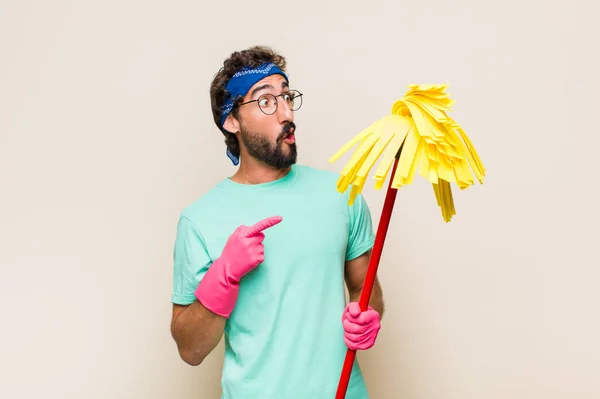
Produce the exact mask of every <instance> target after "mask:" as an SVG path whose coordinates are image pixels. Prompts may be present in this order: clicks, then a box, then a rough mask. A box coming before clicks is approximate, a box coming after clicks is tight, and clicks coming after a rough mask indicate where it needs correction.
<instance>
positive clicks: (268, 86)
mask: <svg viewBox="0 0 600 399" xmlns="http://www.w3.org/2000/svg"><path fill="white" fill-rule="evenodd" d="M286 87H289V85H288V82H286V81H285V80H284V81H283V82H281V88H282V89H284V88H286ZM265 89H274V87H273V85H271V84H269V83H266V84H264V85H262V86H258V87H255V88H254V90H252V92H251V93H250V98H252V97H254V95H255V94H256V93H258V92H259V91H261V90H265Z"/></svg>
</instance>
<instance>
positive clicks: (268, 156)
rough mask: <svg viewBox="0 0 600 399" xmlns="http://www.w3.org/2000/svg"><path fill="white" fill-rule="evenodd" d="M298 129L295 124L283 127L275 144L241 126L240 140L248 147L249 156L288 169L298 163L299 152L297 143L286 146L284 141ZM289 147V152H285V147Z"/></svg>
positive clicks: (287, 124)
mask: <svg viewBox="0 0 600 399" xmlns="http://www.w3.org/2000/svg"><path fill="white" fill-rule="evenodd" d="M292 129H294V131H295V129H296V125H295V124H294V122H288V123H286V124H285V126H284V127H283V129H282V131H281V133H279V135H278V136H277V139H276V140H275V143H271V142H270V141H269V139H267V138H266V137H264V136H262V135H261V134H258V133H253V132H250V131H249V130H247V129H246V128H245V127H244V126H243V125H242V126H240V138H241V139H242V142H243V143H244V145H245V146H246V149H247V151H248V154H250V155H251V156H252V157H253V158H255V159H257V160H259V161H261V162H263V163H265V164H267V165H269V166H272V167H274V168H277V169H283V168H288V167H290V166H292V165H293V164H295V163H296V158H297V150H296V143H295V142H294V143H292V144H289V145H288V144H286V143H284V142H283V139H285V137H286V136H287V135H288V134H289V133H290V132H291V131H292ZM284 145H286V146H288V147H289V151H287V153H286V151H284V148H283V146H284Z"/></svg>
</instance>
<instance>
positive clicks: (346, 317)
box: [342, 302, 381, 350]
mask: <svg viewBox="0 0 600 399" xmlns="http://www.w3.org/2000/svg"><path fill="white" fill-rule="evenodd" d="M342 325H343V326H344V342H345V343H346V346H347V347H348V348H349V349H352V350H365V349H369V348H371V347H372V346H373V345H375V340H376V339H377V334H378V333H379V329H380V328H381V324H380V317H379V313H378V312H377V311H376V310H375V309H373V308H372V307H370V306H369V307H368V309H367V310H366V311H364V312H361V311H360V305H359V304H358V302H350V303H349V304H348V306H346V309H344V313H343V314H342Z"/></svg>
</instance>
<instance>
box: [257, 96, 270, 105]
mask: <svg viewBox="0 0 600 399" xmlns="http://www.w3.org/2000/svg"><path fill="white" fill-rule="evenodd" d="M269 104H270V101H269V99H268V98H261V99H260V100H258V105H260V106H261V107H266V106H268V105H269Z"/></svg>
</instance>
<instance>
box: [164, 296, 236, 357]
mask: <svg viewBox="0 0 600 399" xmlns="http://www.w3.org/2000/svg"><path fill="white" fill-rule="evenodd" d="M225 321H226V319H225V317H222V316H219V315H218V314H216V313H213V312H211V311H210V310H208V309H206V308H205V307H204V306H203V305H202V304H201V303H200V302H199V301H198V300H195V301H194V302H193V303H192V304H190V305H187V306H183V305H176V304H173V317H172V319H171V335H172V336H173V339H174V340H175V342H176V343H177V349H178V350H179V355H180V356H181V358H182V359H183V360H184V361H185V362H186V363H188V364H189V365H192V366H198V365H199V364H200V363H202V361H203V360H204V358H205V357H206V356H208V354H209V353H210V352H212V350H213V349H214V348H215V347H216V346H217V344H218V343H219V341H220V340H221V337H222V336H223V330H224V329H225Z"/></svg>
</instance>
